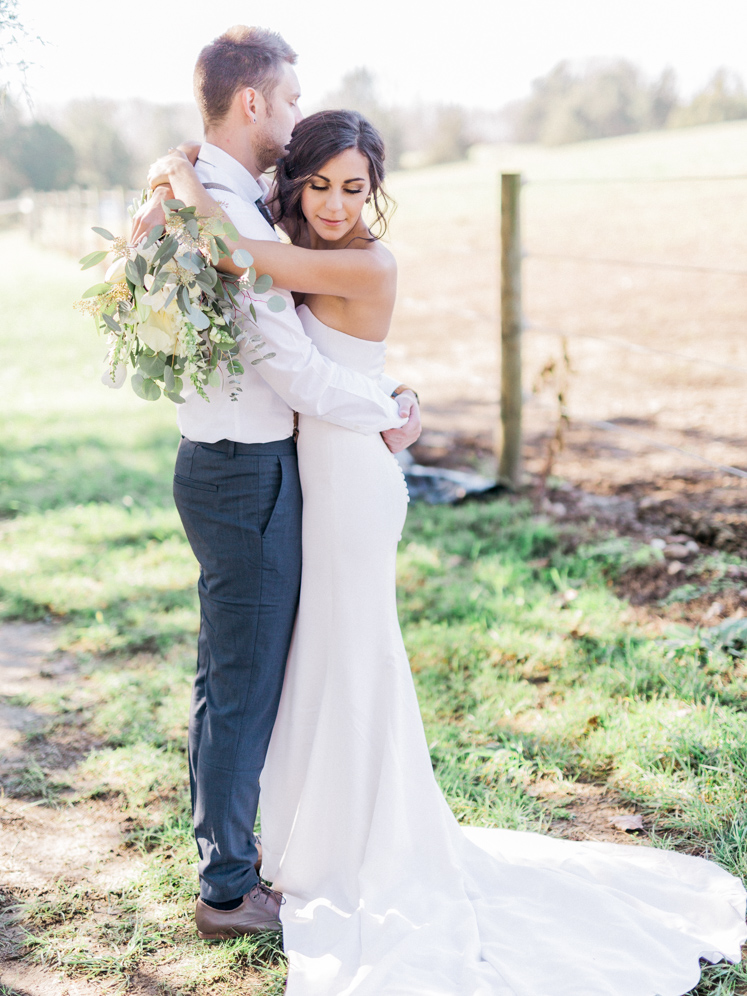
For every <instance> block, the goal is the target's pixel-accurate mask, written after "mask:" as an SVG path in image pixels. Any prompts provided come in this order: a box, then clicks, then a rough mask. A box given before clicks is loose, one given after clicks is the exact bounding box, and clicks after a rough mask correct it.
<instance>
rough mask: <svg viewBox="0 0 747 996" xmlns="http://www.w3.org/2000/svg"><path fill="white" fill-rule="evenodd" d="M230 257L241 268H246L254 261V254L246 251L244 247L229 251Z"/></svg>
mask: <svg viewBox="0 0 747 996" xmlns="http://www.w3.org/2000/svg"><path fill="white" fill-rule="evenodd" d="M237 237H238V236H237ZM231 259H232V260H233V261H234V263H235V264H236V265H237V266H240V267H242V268H243V269H247V267H250V266H251V265H252V263H253V262H254V256H252V254H251V253H250V252H247V251H246V249H234V251H233V252H232V253H231Z"/></svg>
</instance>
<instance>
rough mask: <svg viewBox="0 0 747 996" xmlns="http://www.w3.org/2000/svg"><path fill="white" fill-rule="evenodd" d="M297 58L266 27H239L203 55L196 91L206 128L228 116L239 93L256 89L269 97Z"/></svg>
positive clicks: (225, 34)
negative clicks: (282, 71) (285, 66)
mask: <svg viewBox="0 0 747 996" xmlns="http://www.w3.org/2000/svg"><path fill="white" fill-rule="evenodd" d="M297 58H298V56H297V55H296V53H295V52H294V51H293V49H292V48H291V47H290V45H289V44H288V42H287V41H285V39H284V38H281V36H280V35H279V34H277V32H275V31H268V30H267V28H248V27H246V25H244V24H237V25H236V26H235V27H233V28H229V29H228V31H226V32H225V33H224V34H222V35H221V36H220V37H219V38H216V39H215V41H212V42H211V43H210V44H209V45H206V46H205V48H203V50H202V51H201V52H200V55H199V57H198V59H197V65H196V66H195V73H194V89H195V99H196V100H197V106H198V107H199V109H200V114H202V120H203V121H204V123H205V127H207V126H208V125H215V124H219V123H220V122H221V121H222V120H223V119H224V118H225V116H226V115H227V114H228V112H229V110H230V108H231V102H232V101H233V98H234V95H235V94H236V91H237V90H241V89H243V88H244V87H249V86H250V87H253V88H254V89H255V90H259V91H260V93H261V94H262V95H263V96H264V97H266V98H267V97H269V96H270V94H271V93H272V91H273V90H274V89H275V87H276V86H277V83H278V80H279V78H280V68H281V66H282V64H283V62H289V63H290V64H291V65H293V63H294V62H295V61H296V59H297Z"/></svg>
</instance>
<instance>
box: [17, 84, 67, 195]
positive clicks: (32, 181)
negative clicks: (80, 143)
mask: <svg viewBox="0 0 747 996" xmlns="http://www.w3.org/2000/svg"><path fill="white" fill-rule="evenodd" d="M74 175H75V153H74V151H73V148H72V146H71V145H70V143H69V142H68V141H67V139H66V138H64V137H63V136H62V135H61V134H60V133H59V132H58V131H56V130H55V129H54V128H53V127H52V126H51V125H50V124H46V123H43V122H40V121H32V122H31V123H30V124H27V123H25V122H24V121H23V120H22V118H21V114H20V111H19V108H18V105H17V104H16V103H15V102H14V101H12V100H11V99H10V97H7V96H6V98H5V101H4V104H3V108H2V113H0V197H15V196H16V195H17V194H19V193H20V192H21V191H22V190H25V189H26V188H27V187H32V188H33V189H34V190H59V189H61V188H64V187H69V186H70V183H71V182H72V180H73V177H74Z"/></svg>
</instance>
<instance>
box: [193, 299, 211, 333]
mask: <svg viewBox="0 0 747 996" xmlns="http://www.w3.org/2000/svg"><path fill="white" fill-rule="evenodd" d="M187 319H188V320H189V321H190V322H191V323H192V324H193V325H194V327H195V328H196V329H199V331H200V332H203V331H204V330H205V329H209V328H210V319H209V318H208V316H207V315H206V314H205V312H204V311H201V310H200V309H199V308H195V306H194V305H193V304H191V303H190V305H189V310H188V312H187Z"/></svg>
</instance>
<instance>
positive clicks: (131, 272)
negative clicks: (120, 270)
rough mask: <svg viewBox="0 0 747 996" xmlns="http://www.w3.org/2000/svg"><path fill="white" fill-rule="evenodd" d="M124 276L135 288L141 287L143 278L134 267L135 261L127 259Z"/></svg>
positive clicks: (135, 266)
mask: <svg viewBox="0 0 747 996" xmlns="http://www.w3.org/2000/svg"><path fill="white" fill-rule="evenodd" d="M141 258H142V257H141ZM125 276H126V277H127V279H128V280H129V281H130V283H131V284H134V285H135V286H136V287H142V286H143V277H142V274H141V273H140V269H139V268H138V266H137V265H136V263H135V261H134V260H132V259H128V260H127V262H126V263H125Z"/></svg>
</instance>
